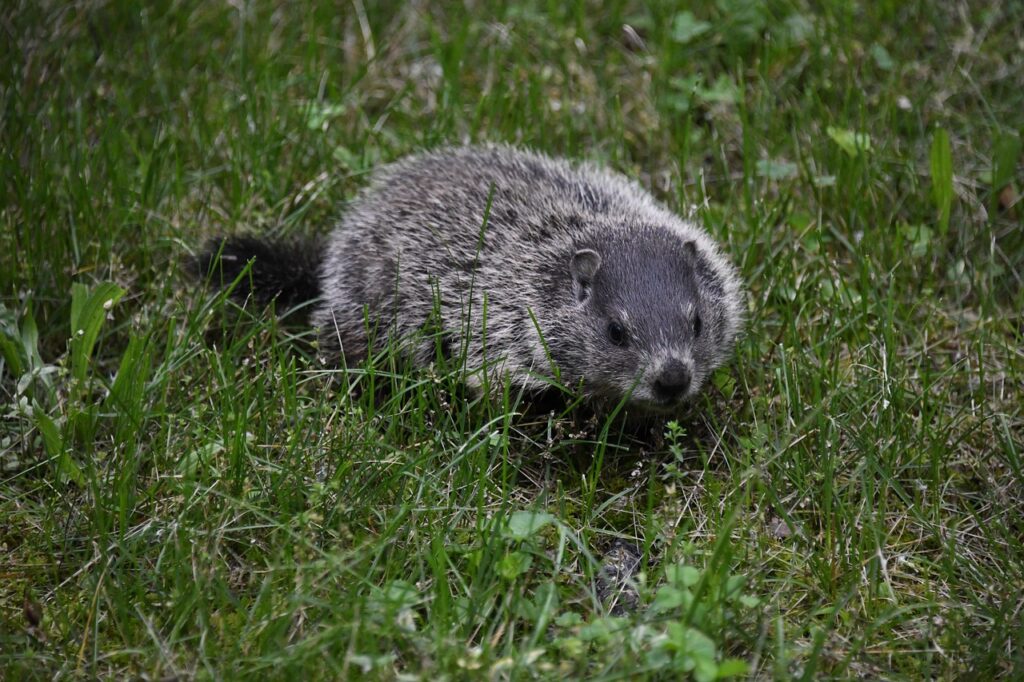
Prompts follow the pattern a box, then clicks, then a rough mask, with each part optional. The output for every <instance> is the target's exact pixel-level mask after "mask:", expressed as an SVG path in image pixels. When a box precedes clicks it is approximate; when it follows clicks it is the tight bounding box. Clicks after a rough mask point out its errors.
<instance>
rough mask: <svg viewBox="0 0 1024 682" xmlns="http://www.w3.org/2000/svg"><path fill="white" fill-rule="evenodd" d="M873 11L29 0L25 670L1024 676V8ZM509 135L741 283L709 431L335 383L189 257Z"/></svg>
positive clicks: (6, 295) (24, 202)
mask: <svg viewBox="0 0 1024 682" xmlns="http://www.w3.org/2000/svg"><path fill="white" fill-rule="evenodd" d="M861 4H863V5H864V7H861V8H854V7H852V3H846V2H842V1H840V0H831V1H827V2H817V3H809V2H804V1H802V0H772V1H770V2H767V3H759V2H752V1H747V0H716V1H715V2H697V3H679V5H678V6H675V5H672V4H671V3H654V6H653V7H649V8H645V7H644V6H643V4H641V3H634V2H623V1H615V0H613V1H612V2H602V3H596V2H595V3H584V2H575V3H573V2H570V3H555V2H547V3H540V2H538V3H522V4H504V3H469V6H470V7H472V9H467V7H466V6H464V5H463V3H400V2H395V3H391V2H387V3H372V2H366V1H364V0H355V2H352V3H324V4H323V5H322V6H314V7H306V6H303V5H301V4H286V3H277V5H279V6H276V5H275V4H272V3H269V2H262V1H261V2H252V3H230V4H229V3H194V4H192V3H169V2H156V3H144V5H145V8H144V9H140V7H141V5H138V4H136V3H119V2H111V3H100V2H95V3H93V2H78V3H74V4H66V3H50V2H41V3H40V2H20V3H16V6H13V7H12V6H7V5H5V8H4V9H3V10H2V12H0V19H2V21H0V34H2V39H0V55H2V59H0V70H2V77H0V101H2V113H0V117H2V118H0V152H2V153H0V173H2V178H3V186H2V187H3V189H2V192H3V194H2V204H0V222H2V228H0V296H2V303H3V307H2V308H0V325H2V333H0V344H2V345H0V351H2V353H0V355H2V358H3V360H2V365H0V372H2V379H0V403H2V421H0V518H2V523H0V678H5V679H11V680H15V679H25V678H51V677H57V676H60V677H62V678H69V677H70V678H92V677H114V678H122V677H129V678H131V677H140V676H147V677H148V678H169V677H177V678H186V679H187V678H192V677H198V678H228V679H231V678H236V677H251V678H262V677H270V678H277V679H280V678H288V677H294V676H295V675H305V676H309V678H310V679H321V678H327V679H337V678H343V677H364V676H365V677H370V678H377V679H394V678H395V677H396V676H399V675H413V676H415V675H422V676H423V677H424V678H435V677H442V676H446V677H448V678H452V679H476V678H479V677H485V676H492V677H497V678H506V677H508V678H512V677H514V678H517V679H529V678H543V679H552V678H568V679H573V678H580V677H593V678H608V679H611V678H616V679H622V678H626V677H630V678H632V677H635V676H643V675H647V676H651V677H664V678H675V677H676V676H677V675H678V674H679V673H680V672H682V673H686V672H689V673H690V674H691V675H694V676H695V677H696V678H697V679H710V678H711V677H712V676H713V675H714V674H715V673H716V670H717V669H718V666H720V665H721V666H722V669H721V670H720V671H719V672H722V673H729V672H734V673H735V672H740V671H741V670H742V669H744V668H746V670H747V671H748V673H749V674H751V675H756V676H758V677H775V678H779V679H790V678H796V677H805V678H813V677H826V678H848V677H856V676H867V677H879V676H885V677H889V678H904V679H921V678H935V677H937V678H944V679H961V678H974V679H991V678H993V677H1003V678H1006V679H1013V678H1015V679H1019V678H1020V677H1021V676H1024V602H1022V597H1021V594H1022V593H1024V414H1022V411H1021V409H1022V408H1021V403H1022V399H1024V352H1022V348H1024V343H1022V340H1024V339H1022V337H1024V317H1022V312H1021V311H1022V310H1024V286H1022V277H1024V222H1022V216H1024V204H1021V203H1020V202H1017V200H1016V196H1017V193H1019V192H1021V191H1022V190H1024V178H1022V174H1021V168H1022V165H1021V134H1022V127H1024V56H1022V55H1024V53H1022V50H1021V45H1022V44H1024V29H1022V27H1024V10H1022V9H1021V7H1020V5H1019V4H1018V3H1002V2H995V1H991V2H989V1H985V0H982V1H979V2H950V3H925V2H909V3H908V2H901V1H900V2H898V1H896V0H881V1H880V2H872V3H861ZM687 12H689V14H688V13H687ZM626 27H628V28H626ZM482 140H492V141H508V142H513V143H517V144H522V145H526V146H529V147H533V148H537V149H540V150H543V151H546V152H549V153H553V154H561V155H567V156H572V157H577V158H590V159H595V160H598V161H601V162H603V163H606V164H608V165H611V166H613V167H615V168H617V169H619V170H621V171H623V172H625V173H627V174H629V175H631V176H633V177H636V178H637V179H638V180H640V181H641V182H642V183H643V184H644V185H645V186H647V187H649V188H651V190H652V191H653V192H654V193H655V194H656V195H657V196H658V197H659V198H660V199H662V200H663V201H664V202H665V203H667V204H668V205H669V206H671V207H672V208H673V209H675V210H677V211H679V212H680V213H683V214H690V213H691V212H692V213H693V214H694V215H695V217H696V218H697V219H699V220H701V221H703V223H704V224H706V225H707V226H708V229H709V230H710V231H712V232H713V233H714V234H715V235H716V237H717V238H718V239H719V240H720V241H721V243H722V244H723V246H724V248H725V249H726V251H727V252H729V253H730V254H732V256H733V257H734V259H735V261H736V262H737V263H738V265H739V266H740V267H741V269H742V272H743V275H744V279H745V281H746V282H747V283H748V286H749V308H750V320H749V325H748V330H747V333H746V335H745V337H744V338H743V340H742V342H741V343H740V345H739V347H738V349H737V352H736V359H735V361H734V362H733V363H731V364H730V365H729V366H728V367H727V368H725V369H723V370H722V371H721V372H720V373H719V374H718V375H717V376H716V381H715V382H714V383H715V386H714V388H712V390H710V391H709V392H708V393H707V395H706V396H705V397H703V398H702V399H701V400H700V401H699V403H698V404H697V405H696V406H695V407H694V409H693V410H692V411H691V412H689V413H687V414H684V415H680V418H679V420H678V424H677V425H670V426H664V425H661V424H657V425H655V426H654V427H653V428H652V429H651V432H650V433H641V434H637V433H636V432H635V431H634V430H631V429H628V428H624V427H622V425H621V424H618V423H616V422H606V420H604V419H603V418H600V417H595V416H588V415H586V414H583V413H577V414H570V415H564V414H559V413H557V412H556V413H552V414H546V413H541V414H537V413H536V412H533V413H530V412H527V413H526V414H513V412H516V413H522V412H524V407H525V406H524V405H522V404H521V403H520V401H519V400H518V399H517V396H515V395H514V394H513V395H510V396H509V397H508V400H507V401H505V402H504V403H488V402H480V401H474V400H472V399H470V398H469V397H467V395H466V393H465V392H464V391H462V390H461V389H460V387H459V385H458V381H457V377H456V376H455V375H453V374H450V373H445V372H442V371H440V370H439V371H437V372H427V371H421V372H412V373H409V372H406V371H403V368H401V367H400V366H398V365H396V364H395V363H394V362H393V361H392V360H389V359H387V358H385V359H383V360H382V361H381V362H379V363H375V364H371V365H368V366H364V367H358V368H352V370H351V371H350V372H349V373H347V374H346V373H341V372H337V371H332V370H330V369H329V368H324V367H323V366H321V365H320V364H319V363H318V361H317V360H316V358H315V354H314V353H313V352H312V351H311V350H310V347H309V344H308V343H307V341H308V336H306V331H305V330H303V329H302V328H295V327H292V326H282V325H280V324H279V323H278V322H276V321H275V320H274V319H273V318H272V317H271V316H268V315H266V314H264V313H262V312H261V311H259V310H255V309H247V310H245V311H241V312H240V311H237V310H236V309H234V307H233V306H232V305H230V304H226V303H225V302H224V300H223V299H222V298H221V297H218V296H214V295H212V294H209V293H208V292H204V291H203V290H201V288H199V287H197V286H196V285H195V284H194V283H192V282H190V281H189V279H188V278H187V277H186V276H185V274H184V268H183V265H182V264H183V261H184V259H185V258H186V257H187V255H188V254H189V253H190V251H191V250H192V249H195V248H197V247H198V245H200V244H201V243H202V241H203V240H204V239H205V238H206V237H208V236H210V235H213V234H220V233H231V232H240V231H253V232H257V233H264V234H276V235H293V234H294V235H298V234H312V233H324V232H326V231H328V230H329V229H330V227H331V225H332V223H333V222H334V221H335V220H336V219H337V216H338V215H340V214H341V212H343V211H344V207H345V202H346V200H348V199H350V198H351V197H352V196H353V195H354V193H355V192H356V191H358V189H359V188H360V187H361V186H363V184H364V183H365V179H366V175H367V173H369V172H370V171H371V170H372V169H373V167H375V166H376V165H378V164H379V163H382V162H386V161H388V160H391V159H395V158H397V157H400V156H402V155H404V154H406V153H409V152H412V151H415V150H418V149H422V148H426V147H431V146H435V145H439V144H442V143H450V142H461V141H482ZM104 282H107V283H110V284H103V283H104ZM108 301H115V302H113V303H111V304H109V305H107V306H105V305H104V304H106V303H107V302H108ZM79 329H81V330H83V333H81V334H79V333H77V332H78V330H79ZM73 330H74V332H75V333H74V334H72V331H73ZM380 387H384V390H379V389H380ZM616 540H625V541H627V542H631V543H635V544H636V545H637V546H639V547H640V548H641V549H642V550H643V553H644V554H643V561H642V565H641V568H642V571H641V573H640V575H639V576H638V582H639V586H638V587H639V593H640V605H639V608H638V609H637V610H636V611H635V612H633V613H630V614H628V615H626V616H611V615H609V613H608V611H607V605H606V604H603V603H602V602H601V600H600V599H599V598H598V596H597V590H596V586H597V576H598V572H599V567H600V565H601V563H600V562H601V556H602V555H603V554H604V553H605V552H606V551H608V549H609V548H610V547H611V546H612V545H613V543H614V542H615V541H616ZM26 607H27V608H26ZM736 661H744V662H745V663H746V665H745V666H744V665H742V664H739V663H737V662H736ZM740 674H742V672H740Z"/></svg>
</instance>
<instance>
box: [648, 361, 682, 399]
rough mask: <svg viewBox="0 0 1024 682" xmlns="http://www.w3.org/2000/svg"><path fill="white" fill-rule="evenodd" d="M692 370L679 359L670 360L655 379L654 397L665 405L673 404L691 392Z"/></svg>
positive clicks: (653, 386) (653, 385)
mask: <svg viewBox="0 0 1024 682" xmlns="http://www.w3.org/2000/svg"><path fill="white" fill-rule="evenodd" d="M691 378H692V377H691V375H690V368H689V367H687V366H686V364H685V363H684V362H683V361H681V360H677V359H674V358H673V359H672V360H669V361H668V362H667V363H665V365H664V366H663V367H662V368H661V370H660V371H659V372H658V374H657V376H655V377H654V383H653V384H652V388H653V390H654V396H655V397H656V398H657V399H658V400H660V401H662V402H665V403H672V402H675V401H677V400H679V399H680V398H682V397H683V396H684V395H686V392H687V391H688V390H690V381H691Z"/></svg>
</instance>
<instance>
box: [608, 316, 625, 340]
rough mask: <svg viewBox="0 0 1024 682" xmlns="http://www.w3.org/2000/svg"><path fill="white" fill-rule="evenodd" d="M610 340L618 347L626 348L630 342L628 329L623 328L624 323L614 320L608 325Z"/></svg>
mask: <svg viewBox="0 0 1024 682" xmlns="http://www.w3.org/2000/svg"><path fill="white" fill-rule="evenodd" d="M608 338H609V340H611V342H612V343H614V344H615V345H616V346H625V345H626V343H627V342H628V341H629V339H628V338H627V334H626V328H625V327H623V326H622V323H620V322H616V321H615V320H612V321H611V322H609V323H608Z"/></svg>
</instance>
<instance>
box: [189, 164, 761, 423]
mask: <svg viewBox="0 0 1024 682" xmlns="http://www.w3.org/2000/svg"><path fill="white" fill-rule="evenodd" d="M243 239H244V238H243ZM235 243H237V241H236V242H235ZM321 248H322V251H321V252H320V254H319V270H318V274H319V301H318V303H317V304H316V305H315V307H314V309H313V313H312V321H313V323H314V325H315V326H316V327H318V329H319V334H320V340H321V345H322V347H323V348H325V349H326V350H327V352H328V353H337V352H339V351H340V353H341V354H343V355H344V357H345V360H346V362H347V363H349V364H351V363H353V362H355V361H358V360H360V359H363V358H364V357H366V356H367V354H368V353H369V352H371V351H373V350H376V349H378V348H380V347H382V346H383V345H384V344H385V343H386V342H387V341H388V340H392V341H396V342H398V344H399V347H400V348H403V350H404V352H406V353H407V354H408V357H409V358H410V359H411V360H412V361H413V363H414V364H416V365H419V366H426V365H429V364H430V363H431V362H433V361H434V360H435V359H436V358H437V357H438V352H439V348H440V352H441V353H442V354H444V355H447V356H448V357H450V358H456V359H461V358H464V359H465V367H466V369H467V377H468V378H467V381H468V383H469V384H470V385H471V386H476V387H479V386H480V385H481V384H482V382H483V379H484V377H483V372H487V374H488V378H489V379H490V380H491V381H497V385H500V379H501V378H503V377H508V378H510V379H511V380H512V381H513V382H514V383H515V384H516V385H519V386H522V387H525V388H527V389H540V388H543V387H545V386H547V385H548V383H549V381H550V379H551V378H552V377H553V376H554V375H555V372H556V371H557V372H558V378H559V379H560V381H561V382H562V383H563V384H566V385H570V386H573V385H577V386H581V387H582V388H583V390H584V391H586V392H587V393H589V394H591V395H593V396H596V397H601V398H606V399H610V400H612V401H615V400H618V399H621V398H622V397H624V396H629V400H630V402H631V403H632V404H633V405H634V406H637V407H641V408H644V409H648V410H657V411H664V410H666V409H671V408H673V407H675V406H676V405H677V404H678V403H680V402H681V401H683V400H685V399H687V398H690V397H692V396H693V395H694V394H695V393H696V392H697V391H698V390H699V389H700V387H701V385H702V384H703V383H704V382H705V380H706V379H707V378H708V376H709V374H710V373H711V372H712V370H714V368H715V367H717V366H719V365H720V364H722V362H723V361H725V360H726V359H727V358H728V356H729V355H730V354H731V352H732V348H733V345H734V342H735V339H736V336H737V334H738V332H739V330H740V327H741V323H742V317H743V311H742V308H743V304H742V293H741V287H740V281H739V278H738V276H737V273H736V270H735V269H734V268H733V266H732V265H731V264H730V263H729V262H728V261H727V260H726V258H725V257H724V256H723V255H722V254H721V252H720V251H719V249H718V247H717V246H716V245H715V243H714V242H713V241H712V239H711V238H710V237H709V236H708V234H707V233H706V232H705V231H704V230H702V229H701V228H699V227H698V226H696V225H694V224H693V223H692V222H689V221H687V220H683V219H682V218H680V217H678V216H676V215H674V214H673V213H671V212H669V211H668V210H666V209H665V208H664V207H663V206H661V205H660V204H658V203H657V202H656V201H655V200H654V199H653V198H652V197H651V196H650V195H649V194H648V193H647V192H646V191H644V190H643V189H642V188H641V187H640V186H639V185H637V184H636V183H634V182H632V181H630V180H628V179H626V178H625V177H623V176H621V175H619V174H617V173H613V172H610V171H607V170H603V169H601V168H598V167H596V166H593V165H589V164H581V165H576V164H573V163H570V162H568V161H565V160H561V159H553V158H549V157H546V156H543V155H540V154H536V153H531V152H526V151H520V150H516V149H513V148H510V147H503V146H494V147H462V148H449V149H443V150H440V151H434V152H430V153H425V154H419V155H415V156H412V157H409V158H406V159H404V160H401V161H399V162H397V163H394V164H392V165H389V166H385V167H384V168H382V169H381V170H380V171H378V172H377V173H376V175H375V176H374V178H373V180H372V182H371V184H370V186H369V187H368V188H366V189H365V190H364V191H363V192H362V193H361V194H360V195H359V196H358V198H357V199H356V200H355V201H354V202H353V203H352V205H351V206H350V208H349V210H348V212H347V213H346V214H345V216H344V217H343V218H342V220H341V223H340V224H339V225H338V226H337V227H336V228H335V229H334V231H333V232H332V233H331V235H330V237H329V238H328V239H327V241H326V243H325V244H324V245H323V246H322V247H321ZM214 249H219V251H218V253H219V254H220V256H219V257H220V258H223V259H227V258H229V257H231V258H235V259H236V261H237V260H239V259H243V260H242V262H243V263H244V259H245V258H247V257H248V256H247V255H246V254H247V253H250V252H247V251H246V250H245V249H241V248H240V249H234V248H233V242H232V240H230V239H229V240H226V241H224V242H222V243H220V244H219V245H218V246H215V247H214ZM256 256H257V259H258V258H259V255H258V254H256ZM216 258H217V256H216V255H211V256H209V257H208V258H207V260H206V261H205V263H206V265H207V266H209V265H210V264H212V263H213V262H215V261H216ZM290 260H291V261H292V269H294V259H293V258H290ZM265 266H266V269H272V266H271V265H266V264H265ZM281 266H282V268H284V269H286V270H287V267H286V266H287V264H281ZM253 268H254V270H253V272H254V273H255V264H254V266H253ZM293 275H294V273H291V274H289V275H288V277H292V276H293ZM294 276H297V275H294ZM268 279H272V278H268ZM272 283H273V282H272ZM256 286H259V282H256ZM277 286H278V288H279V289H280V290H281V291H284V290H285V288H286V287H287V284H277ZM271 293H273V292H271ZM368 330H369V332H370V333H369V336H368V333H367V332H368ZM424 330H427V331H430V332H436V333H437V334H440V339H438V336H437V334H430V333H423V331H424ZM371 340H372V342H371ZM552 363H554V365H553V364H552ZM554 367H557V370H555V369H554Z"/></svg>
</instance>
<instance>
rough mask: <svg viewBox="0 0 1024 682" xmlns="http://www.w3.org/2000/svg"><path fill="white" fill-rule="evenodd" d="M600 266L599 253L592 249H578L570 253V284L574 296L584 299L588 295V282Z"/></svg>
mask: <svg viewBox="0 0 1024 682" xmlns="http://www.w3.org/2000/svg"><path fill="white" fill-rule="evenodd" d="M600 267H601V254H599V253H598V252H597V251H594V250H593V249H580V250H579V251H577V252H576V253H574V254H573V255H572V260H571V261H570V262H569V272H570V273H572V286H573V291H574V292H575V294H576V298H577V299H578V300H580V301H584V300H586V298H587V296H589V295H590V283H591V282H593V281H594V275H596V274H597V271H598V269H600Z"/></svg>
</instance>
